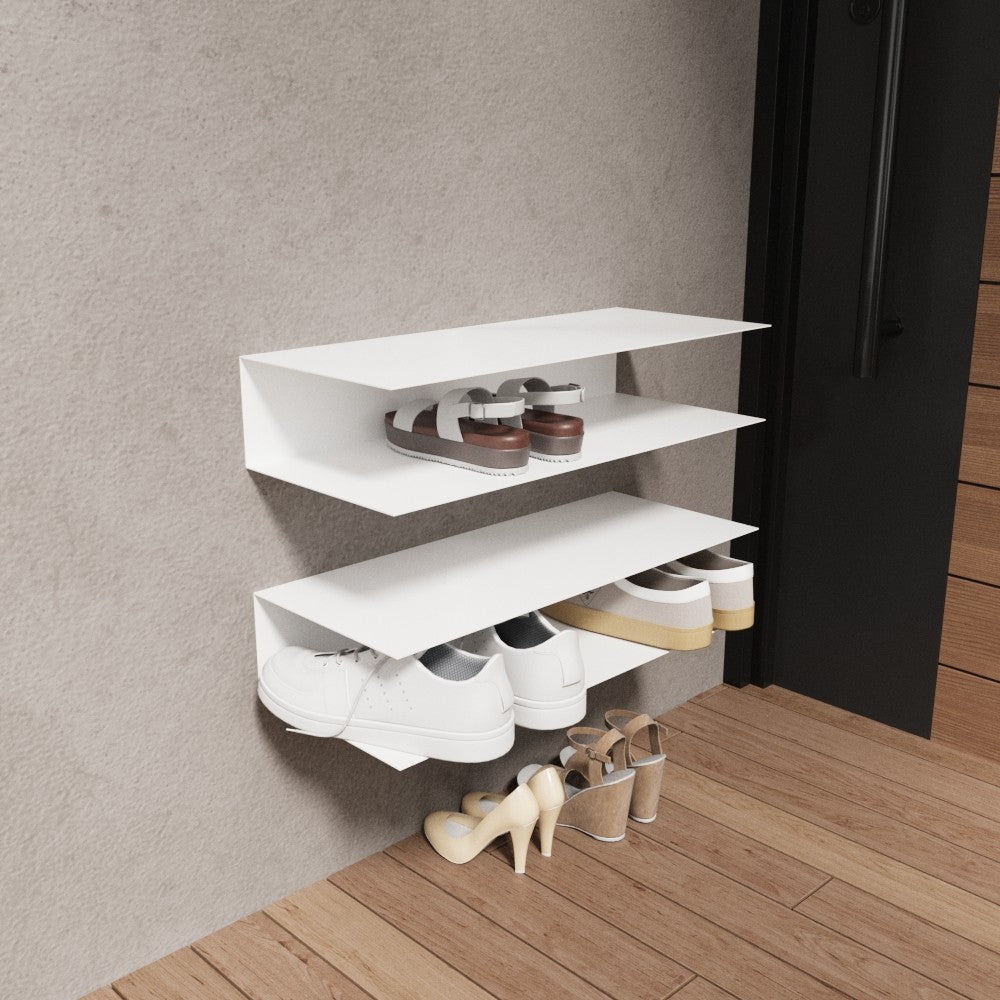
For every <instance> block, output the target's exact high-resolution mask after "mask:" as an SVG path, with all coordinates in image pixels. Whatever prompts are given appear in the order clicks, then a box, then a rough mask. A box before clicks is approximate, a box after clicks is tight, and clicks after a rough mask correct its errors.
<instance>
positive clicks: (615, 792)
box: [517, 726, 635, 841]
mask: <svg viewBox="0 0 1000 1000" xmlns="http://www.w3.org/2000/svg"><path fill="white" fill-rule="evenodd" d="M567 735H568V736H569V739H570V742H571V743H572V744H573V746H574V747H575V748H576V749H575V752H574V753H573V755H572V756H571V757H569V758H568V759H567V760H566V761H565V764H566V766H565V767H564V768H563V769H561V770H559V771H558V773H559V774H560V776H561V777H562V781H563V788H564V789H565V792H566V802H565V803H564V804H563V807H562V809H561V810H560V811H559V816H558V819H557V820H556V825H557V826H565V827H569V828H570V829H573V830H579V831H580V832H581V833H585V834H587V835H588V836H590V837H593V838H594V839H595V840H604V841H615V840H621V839H622V838H623V837H624V836H625V830H626V828H627V826H628V810H629V803H630V802H631V801H632V784H633V782H634V780H635V773H634V772H633V771H632V770H631V768H628V767H626V766H625V737H624V736H622V734H621V733H611V732H607V731H605V730H603V729H590V728H587V727H583V726H575V727H574V728H573V729H570V730H569V732H568V733H567ZM615 758H617V760H618V761H619V762H620V764H621V766H620V767H619V768H617V769H615V770H613V771H611V773H606V772H605V767H604V765H605V764H608V763H613V761H614V759H615ZM542 766H543V765H541V764H528V765H527V767H524V768H522V769H521V771H520V773H519V774H518V776H517V782H518V784H519V785H522V784H525V783H526V782H528V781H530V780H531V778H532V777H533V776H534V775H535V774H537V773H538V771H539V770H540V769H541V768H542Z"/></svg>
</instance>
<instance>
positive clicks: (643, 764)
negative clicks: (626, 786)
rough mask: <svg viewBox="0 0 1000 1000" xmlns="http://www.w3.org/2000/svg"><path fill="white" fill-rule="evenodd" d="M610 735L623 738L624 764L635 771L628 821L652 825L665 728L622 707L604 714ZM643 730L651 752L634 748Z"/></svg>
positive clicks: (662, 760) (648, 717)
mask: <svg viewBox="0 0 1000 1000" xmlns="http://www.w3.org/2000/svg"><path fill="white" fill-rule="evenodd" d="M604 721H605V722H606V723H607V725H608V730H609V731H610V732H620V733H621V734H622V735H623V736H624V737H625V747H624V750H625V764H626V766H628V767H630V768H631V769H632V770H633V771H635V783H634V785H633V786H632V803H631V805H630V807H629V818H630V819H634V820H635V821H636V822H637V823H652V822H653V820H654V819H656V810H657V806H658V805H659V802H660V786H661V785H662V784H663V764H664V762H665V761H666V756H665V755H664V753H663V742H664V740H665V739H666V734H667V728H666V726H664V725H662V724H661V723H659V722H657V721H656V719H654V718H652V716H649V715H640V714H639V713H638V712H630V711H628V710H627V709H624V708H615V709H612V710H611V711H610V712H606V713H605V715H604ZM644 729H648V730H649V745H650V747H651V750H644V749H643V748H642V747H639V746H636V745H635V737H636V736H637V735H638V734H639V733H641V732H642V731H643V730H644Z"/></svg>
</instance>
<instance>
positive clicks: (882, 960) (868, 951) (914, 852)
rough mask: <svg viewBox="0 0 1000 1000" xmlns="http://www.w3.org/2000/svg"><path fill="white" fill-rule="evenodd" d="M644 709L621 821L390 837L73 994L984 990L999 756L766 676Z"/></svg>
mask: <svg viewBox="0 0 1000 1000" xmlns="http://www.w3.org/2000/svg"><path fill="white" fill-rule="evenodd" d="M663 721H664V722H665V723H666V724H667V726H668V727H669V729H670V738H669V740H668V742H667V757H668V764H667V770H666V774H665V777H664V783H663V793H662V798H661V803H660V811H659V816H658V817H657V820H656V822H655V823H652V824H650V825H640V824H631V829H630V831H629V834H628V836H627V837H626V839H625V840H624V841H623V842H622V843H619V844H603V843H599V842H597V841H595V840H592V839H590V838H588V837H586V836H583V835H582V834H579V833H575V832H573V831H568V830H567V831H563V830H560V831H559V835H558V840H557V843H556V848H555V851H554V853H553V857H552V858H551V859H550V860H545V859H543V858H542V857H541V856H540V855H539V854H538V853H537V851H536V850H535V849H534V848H533V849H532V853H531V854H530V855H529V858H528V874H527V876H525V877H519V876H515V875H514V874H513V872H512V870H511V867H510V863H509V859H508V857H507V856H506V853H505V851H506V849H505V847H503V846H500V847H496V848H494V849H493V850H492V851H490V852H487V853H485V854H483V855H481V856H480V857H479V858H477V859H476V860H475V861H473V862H471V863H470V864H468V865H464V866H458V865H452V864H449V863H448V862H446V861H443V860H442V859H441V858H439V857H438V856H437V855H436V854H435V853H434V851H432V850H431V849H430V847H429V846H428V845H427V843H426V842H425V841H424V839H423V837H422V836H413V837H410V838H409V839H407V840H404V841H402V842H401V843H399V844H396V845H395V846H393V847H391V848H389V849H388V850H386V851H384V852H382V853H381V854H376V855H374V856H372V857H370V858H367V859H365V860H364V861H361V862H359V863H358V864H355V865H352V866H351V867H350V868H347V869H345V870H343V871H341V872H338V873H337V874H335V875H332V876H331V877H330V878H329V879H328V880H327V881H325V882H320V883H318V884H317V885H313V886H309V887H308V888H306V889H303V890H301V891H300V892H297V893H295V894H294V895H292V896H289V897H288V898H287V899H283V900H281V901H280V902H277V903H275V904H274V905H273V906H269V907H267V908H266V909H265V910H264V911H262V912H260V913H255V914H252V915H251V916H249V917H247V918H245V919H244V920H240V921H237V922H236V923H235V924H232V925H231V926H229V927H226V928H224V929H223V930H221V931H218V932H217V933H215V934H212V935H210V936H209V937H207V938H204V939H203V940H201V941H196V942H195V943H194V944H193V945H192V946H191V947H190V948H184V949H182V950H181V951H178V952H175V953H174V954H172V955H168V956H167V957H166V958H164V959H162V960H160V961H159V962H155V963H153V964H152V965H149V966H146V967H145V968H143V969H140V970H138V971H137V972H134V973H132V974H131V975H128V976H125V977H124V978H122V979H120V980H118V981H117V982H115V983H114V984H112V985H111V986H110V987H105V988H104V989H102V990H98V991H97V992H96V993H93V994H91V995H90V998H88V1000H115V998H124V1000H203V998H204V1000H247V998H250V1000H321V998H322V1000H331V998H334V997H336V998H349V1000H350V998H360V997H375V998H384V1000H398V998H415V1000H431V998H434V1000H437V998H456V1000H457V998H462V1000H465V998H477V997H498V998H522V997H523V998H525V1000H527V998H539V997H541V998H546V1000H550V998H560V997H566V998H570V997H572V998H573V1000H587V998H607V997H614V998H627V1000H661V998H666V997H674V998H677V1000H732V998H734V997H735V998H742V1000H777V998H785V997H795V998H800V1000H825V998H834V997H845V996H846V997H855V998H859V1000H860V998H875V997H878V998H886V1000H902V998H906V1000H910V998H920V1000H926V998H953V1000H954V998H960V997H966V998H973V1000H997V998H1000V764H995V763H992V762H988V761H986V760H984V759H982V758H978V757H973V756H969V755H966V754H964V753H962V752H960V751H957V750H954V749H952V748H949V747H945V746H941V745H939V744H934V743H930V742H928V741H927V740H922V739H919V738H917V737H914V736H910V735H909V734H905V733H900V732H898V731H896V730H892V729H888V728H886V727H884V726H881V725H879V724H878V723H874V722H871V721H869V720H867V719H862V718H860V717H859V716H854V715H850V714H849V713H846V712H841V711H839V710H838V709H834V708H831V707H829V706H827V705H821V704H820V703H818V702H814V701H811V700H809V699H807V698H803V697H801V696H799V695H795V694H792V693H791V692H788V691H783V690H781V689H780V688H768V689H766V690H761V689H758V688H745V689H743V690H741V691H737V690H735V689H732V688H716V689H715V690H713V691H709V692H706V693H705V694H704V695H699V696H698V697H697V698H695V699H694V700H692V701H691V702H689V703H688V704H687V705H684V706H681V707H680V708H677V709H674V710H673V711H672V712H668V713H667V714H666V715H665V716H663Z"/></svg>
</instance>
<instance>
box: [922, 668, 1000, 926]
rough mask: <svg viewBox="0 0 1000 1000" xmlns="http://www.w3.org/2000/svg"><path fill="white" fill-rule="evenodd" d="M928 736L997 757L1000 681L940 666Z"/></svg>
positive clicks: (998, 747)
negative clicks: (932, 718) (932, 717)
mask: <svg viewBox="0 0 1000 1000" xmlns="http://www.w3.org/2000/svg"><path fill="white" fill-rule="evenodd" d="M931 739H934V740H940V741H941V742H942V743H947V744H948V745H949V746H954V747H959V748H960V749H962V750H973V751H975V752H976V753H978V754H982V755H983V756H984V757H989V758H991V759H992V760H998V761H1000V683H997V682H996V681H993V680H988V679H987V678H985V677H977V676H976V675H975V674H966V673H963V672H962V671H961V670H953V669H952V668H951V667H944V666H943V667H941V668H940V670H938V682H937V692H936V695H935V698H934V720H933V723H932V726H931ZM998 938H1000V932H998Z"/></svg>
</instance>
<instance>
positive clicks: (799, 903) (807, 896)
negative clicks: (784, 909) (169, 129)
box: [789, 875, 833, 911]
mask: <svg viewBox="0 0 1000 1000" xmlns="http://www.w3.org/2000/svg"><path fill="white" fill-rule="evenodd" d="M832 881H833V876H832V875H829V876H828V877H827V880H826V881H825V882H824V883H823V884H822V885H818V886H816V888H815V889H813V890H812V891H811V892H807V893H806V894H805V895H804V896H803V897H802V898H801V899H800V900H799V901H798V902H797V903H795V904H794V905H793V906H790V907H789V909H791V910H796V911H797V910H798V908H799V907H800V906H801V905H802V904H803V903H804V902H805V901H806V900H807V899H812V897H813V896H815V895H816V893H817V892H819V891H820V889H822V888H824V887H825V886H828V885H829V884H830V883H831V882H832Z"/></svg>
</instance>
